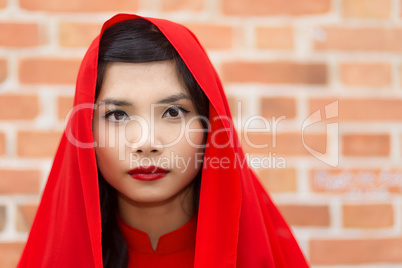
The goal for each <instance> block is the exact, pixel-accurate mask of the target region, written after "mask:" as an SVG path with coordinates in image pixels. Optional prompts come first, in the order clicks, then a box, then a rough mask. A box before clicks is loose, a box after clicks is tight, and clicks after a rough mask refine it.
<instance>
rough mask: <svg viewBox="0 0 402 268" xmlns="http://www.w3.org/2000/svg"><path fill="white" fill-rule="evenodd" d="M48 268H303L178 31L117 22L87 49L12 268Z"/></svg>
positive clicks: (210, 83) (156, 23) (211, 75)
mask: <svg viewBox="0 0 402 268" xmlns="http://www.w3.org/2000/svg"><path fill="white" fill-rule="evenodd" d="M164 160H166V161H165V162H164ZM179 163H180V164H179ZM186 163H187V165H186ZM99 204H100V205H99ZM54 266H56V267H72V266H79V267H143V266H147V267H193V266H194V267H308V265H307V263H306V261H305V259H304V257H303V254H302V253H301V251H300V249H299V247H298V245H297V243H296V241H295V239H294V238H293V235H292V233H291V231H290V230H289V227H288V226H287V224H286V223H285V221H284V220H283V218H282V217H281V215H280V214H279V212H278V210H277V209H276V207H275V206H274V205H273V203H272V202H271V200H270V198H269V197H268V195H267V194H266V193H265V191H264V190H263V188H262V187H261V185H260V184H259V182H258V180H257V179H256V177H255V175H254V174H253V172H252V171H251V170H250V168H249V167H248V166H247V165H244V154H243V152H242V150H241V147H240V144H239V141H238V140H237V135H236V133H235V131H234V129H233V125H232V122H231V120H230V112H229V108H228V105H227V101H226V97H225V95H224V92H223V89H222V87H221V84H220V81H219V78H218V76H217V74H216V72H215V70H214V68H213V67H212V65H211V63H210V61H209V59H208V57H207V55H206V54H205V52H204V50H203V48H202V47H201V45H200V44H199V43H198V41H197V39H196V38H195V37H194V35H193V34H192V33H191V32H190V31H188V30H187V29H186V28H184V27H183V26H181V25H178V24H175V23H172V22H169V21H165V20H160V19H153V18H140V17H139V16H136V15H127V14H119V15H116V16H115V17H113V18H112V19H110V20H109V21H107V22H106V23H105V24H104V26H103V28H102V31H101V34H100V36H99V37H98V38H97V39H95V41H94V42H93V43H92V45H91V46H90V48H89V50H88V52H87V54H86V56H85V58H84V60H83V62H82V65H81V68H80V72H79V75H78V79H77V87H76V96H75V102H74V110H73V112H72V113H71V115H70V119H69V123H68V125H67V127H66V131H65V135H64V136H63V138H62V141H61V143H60V146H59V149H58V152H57V155H56V158H55V161H54V164H53V167H52V171H51V173H50V175H49V180H48V183H47V186H46V188H45V191H44V194H43V197H42V201H41V204H40V207H39V209H38V213H37V216H36V219H35V221H34V224H33V226H32V230H31V233H30V236H29V239H28V242H27V245H26V248H25V250H24V253H23V256H22V258H21V261H20V263H19V267H54Z"/></svg>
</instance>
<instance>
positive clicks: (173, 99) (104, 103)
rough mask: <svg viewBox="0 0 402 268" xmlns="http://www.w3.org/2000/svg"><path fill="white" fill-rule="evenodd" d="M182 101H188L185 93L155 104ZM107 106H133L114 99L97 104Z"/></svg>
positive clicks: (188, 98) (107, 99)
mask: <svg viewBox="0 0 402 268" xmlns="http://www.w3.org/2000/svg"><path fill="white" fill-rule="evenodd" d="M183 99H185V100H190V97H189V96H188V95H187V94H185V93H179V94H174V95H171V96H169V97H167V98H164V99H161V100H159V101H158V102H157V104H162V103H172V102H176V101H179V100H183ZM108 104H112V105H115V106H133V104H132V103H130V102H128V101H125V100H116V99H111V98H106V99H104V100H103V101H101V102H99V105H108Z"/></svg>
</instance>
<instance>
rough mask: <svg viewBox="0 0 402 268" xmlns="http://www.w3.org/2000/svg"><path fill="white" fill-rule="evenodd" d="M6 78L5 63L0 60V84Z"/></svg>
mask: <svg viewBox="0 0 402 268" xmlns="http://www.w3.org/2000/svg"><path fill="white" fill-rule="evenodd" d="M6 78H7V61H6V60H3V59H0V83H2V82H3V81H4V80H6Z"/></svg>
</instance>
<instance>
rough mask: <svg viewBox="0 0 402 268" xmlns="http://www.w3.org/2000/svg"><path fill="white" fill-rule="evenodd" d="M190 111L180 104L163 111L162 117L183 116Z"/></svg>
mask: <svg viewBox="0 0 402 268" xmlns="http://www.w3.org/2000/svg"><path fill="white" fill-rule="evenodd" d="M189 112H190V111H187V110H186V109H184V108H183V107H179V106H171V107H169V108H168V109H166V111H165V112H164V113H163V116H162V117H167V118H174V119H175V118H182V117H183V116H184V113H189Z"/></svg>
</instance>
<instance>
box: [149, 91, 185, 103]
mask: <svg viewBox="0 0 402 268" xmlns="http://www.w3.org/2000/svg"><path fill="white" fill-rule="evenodd" d="M183 99H184V100H189V99H190V97H189V96H188V95H187V94H185V93H179V94H175V95H172V96H169V97H167V98H164V99H162V100H160V101H158V102H157V103H158V104H161V103H171V102H176V101H179V100H183Z"/></svg>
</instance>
